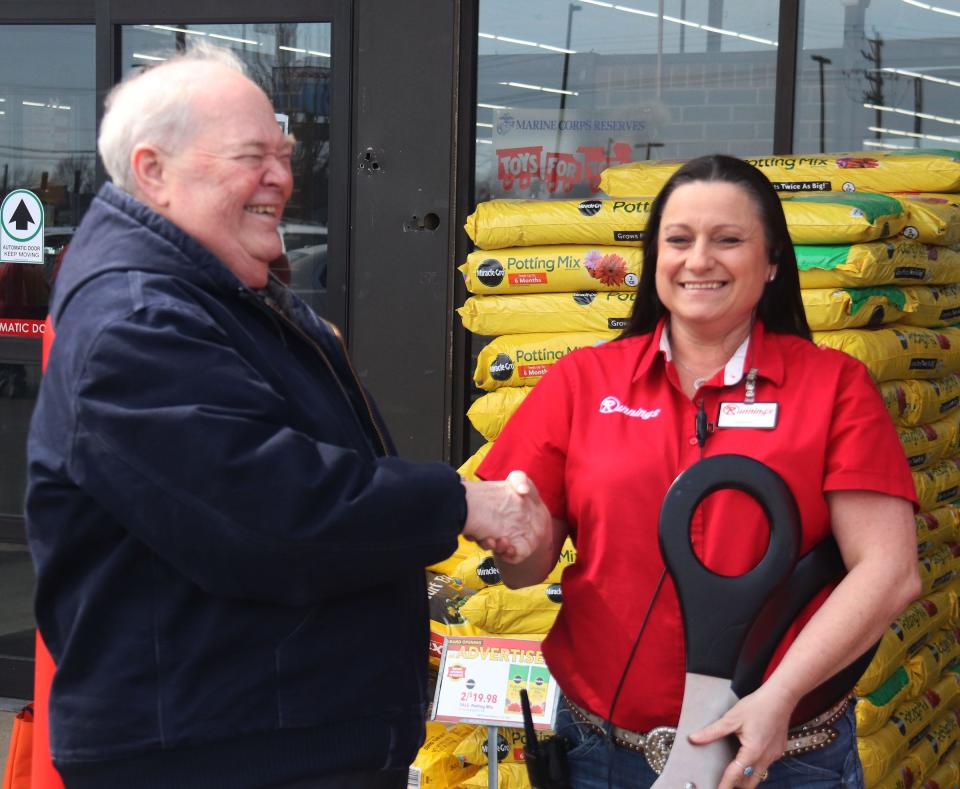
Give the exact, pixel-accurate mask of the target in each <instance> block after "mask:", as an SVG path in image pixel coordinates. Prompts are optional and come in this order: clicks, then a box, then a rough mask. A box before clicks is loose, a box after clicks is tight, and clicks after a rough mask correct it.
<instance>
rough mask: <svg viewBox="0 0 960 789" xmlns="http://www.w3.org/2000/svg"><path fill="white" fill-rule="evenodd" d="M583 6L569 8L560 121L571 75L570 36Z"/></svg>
mask: <svg viewBox="0 0 960 789" xmlns="http://www.w3.org/2000/svg"><path fill="white" fill-rule="evenodd" d="M581 8H583V6H579V5H577V4H576V3H570V5H568V6H567V43H566V46H565V47H564V49H566V50H567V51H566V52H564V53H563V77H562V78H561V80H560V89H561V90H562V91H564V92H563V93H561V94H560V120H563V111H564V109H565V108H566V106H567V94H566V90H567V78H568V76H569V74H570V34H571V32H572V30H573V12H574V11H579V10H580V9H581Z"/></svg>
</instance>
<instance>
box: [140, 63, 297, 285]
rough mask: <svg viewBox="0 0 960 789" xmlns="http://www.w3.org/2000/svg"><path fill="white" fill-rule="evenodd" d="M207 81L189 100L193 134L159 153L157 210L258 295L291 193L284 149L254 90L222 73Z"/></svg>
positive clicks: (287, 148)
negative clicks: (161, 198)
mask: <svg viewBox="0 0 960 789" xmlns="http://www.w3.org/2000/svg"><path fill="white" fill-rule="evenodd" d="M214 75H215V77H216V79H215V80H210V84H208V85H207V86H205V88H204V89H203V90H202V91H198V92H197V93H195V94H194V98H193V101H194V108H193V112H192V115H191V121H190V122H191V123H192V124H195V126H196V128H195V129H194V130H193V132H192V136H190V137H189V139H188V140H187V142H186V144H185V147H184V148H183V149H182V150H180V151H173V152H166V153H164V176H165V180H166V200H165V204H164V205H163V206H161V207H160V208H159V209H158V210H159V211H160V213H162V214H163V215H164V216H166V217H167V218H168V219H170V220H171V221H172V222H173V223H174V224H176V225H177V226H178V227H180V229H181V230H183V231H184V232H186V233H187V234H188V235H190V236H193V238H195V239H196V240H197V241H199V242H200V243H201V244H203V246H205V247H206V248H207V249H208V250H210V251H211V252H213V254H215V255H216V256H217V257H218V258H219V259H220V260H221V261H222V262H223V263H224V265H226V266H227V268H229V269H230V270H231V271H232V272H233V273H234V274H236V275H237V277H238V278H239V279H240V281H241V282H243V283H244V284H245V285H247V286H249V287H255V288H259V287H263V286H264V285H265V284H266V282H267V271H268V265H269V263H270V261H271V260H273V259H274V258H276V257H278V256H279V255H280V254H281V252H282V247H281V243H280V236H279V234H278V232H277V227H278V225H279V224H280V219H281V217H282V216H283V208H284V206H285V205H286V203H287V200H289V199H290V193H291V191H292V190H293V175H292V173H291V170H290V153H291V148H292V142H291V140H290V139H289V138H288V137H285V136H284V134H283V132H282V131H281V129H280V125H279V124H278V123H277V121H276V119H275V118H274V114H273V108H272V107H271V105H270V102H269V100H268V99H267V97H266V96H265V95H264V94H263V92H262V91H260V89H259V88H257V87H256V86H255V85H254V84H253V83H252V82H250V81H249V80H248V79H246V78H245V77H243V76H242V75H241V74H240V73H239V72H234V71H231V70H229V69H225V68H224V69H217V70H216V71H215V72H214Z"/></svg>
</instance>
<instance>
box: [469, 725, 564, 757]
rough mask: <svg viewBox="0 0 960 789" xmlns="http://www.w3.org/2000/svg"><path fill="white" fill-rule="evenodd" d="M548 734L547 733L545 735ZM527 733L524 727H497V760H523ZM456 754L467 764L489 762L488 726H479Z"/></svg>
mask: <svg viewBox="0 0 960 789" xmlns="http://www.w3.org/2000/svg"><path fill="white" fill-rule="evenodd" d="M543 736H546V735H543ZM538 739H539V737H538ZM526 745H527V735H526V734H525V733H524V731H523V729H513V728H505V727H502V726H501V727H500V728H499V729H497V761H498V762H500V763H502V762H522V761H523V749H524V748H525V747H526ZM453 752H454V755H455V756H456V757H457V758H458V759H461V760H462V761H463V762H464V763H465V764H481V765H482V764H486V763H487V727H486V726H477V727H476V728H475V729H474V730H473V731H472V732H470V734H468V735H467V736H466V737H464V738H463V740H461V741H460V744H459V745H457V747H456V748H454V751H453Z"/></svg>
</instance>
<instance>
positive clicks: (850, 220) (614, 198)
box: [429, 150, 960, 789]
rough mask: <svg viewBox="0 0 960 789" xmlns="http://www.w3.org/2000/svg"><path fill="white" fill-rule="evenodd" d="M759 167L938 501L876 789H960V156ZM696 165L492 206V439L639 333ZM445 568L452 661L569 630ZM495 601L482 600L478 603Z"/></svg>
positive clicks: (812, 309)
mask: <svg viewBox="0 0 960 789" xmlns="http://www.w3.org/2000/svg"><path fill="white" fill-rule="evenodd" d="M748 161H750V163H751V164H753V165H755V166H756V167H758V169H760V170H761V171H762V172H764V174H765V175H767V177H768V178H769V179H770V180H771V181H772V182H773V183H774V185H775V186H776V188H777V189H778V191H779V192H780V193H781V197H782V199H783V208H784V213H785V215H786V217H787V225H788V228H789V230H790V235H791V238H792V240H793V242H794V246H795V250H796V254H797V260H798V265H799V268H800V284H801V288H802V297H803V303H804V308H805V310H806V314H807V320H808V322H809V324H810V328H811V329H812V330H813V333H814V341H815V342H816V343H818V344H820V345H823V346H829V347H832V348H837V349H839V350H842V351H844V352H846V353H849V354H851V355H852V356H854V357H856V358H858V359H860V360H861V361H862V362H863V363H864V364H865V365H866V366H867V368H868V369H869V371H870V373H871V375H872V376H873V378H874V380H875V381H876V382H877V384H878V386H879V388H880V391H881V395H882V397H883V400H884V402H885V403H886V405H887V409H888V411H889V413H890V416H891V417H892V419H893V420H894V422H895V423H896V425H897V428H898V431H899V433H900V438H901V443H902V444H903V448H904V452H905V453H906V456H907V458H908V460H909V463H910V465H911V468H912V470H913V477H914V482H915V485H916V490H917V496H918V499H919V500H920V502H921V509H922V512H921V513H920V514H919V515H918V516H917V518H916V524H917V551H918V561H919V567H920V574H921V578H922V580H923V593H922V595H921V597H920V598H919V599H918V600H916V601H915V602H914V603H913V604H911V605H910V606H909V607H908V608H907V610H906V611H904V612H903V614H902V615H901V616H900V617H898V619H897V620H896V621H895V622H894V623H893V624H892V625H891V626H890V628H889V629H888V630H887V632H886V633H885V635H884V636H883V639H882V641H881V643H880V647H879V649H878V651H877V654H876V657H875V658H874V660H873V662H872V663H871V665H870V666H869V668H868V669H867V671H866V672H865V673H864V675H863V677H862V678H861V679H860V681H859V682H858V684H857V686H856V689H855V692H856V714H857V725H858V746H859V750H860V754H861V759H862V761H863V765H864V772H865V779H866V785H867V787H868V788H869V787H883V789H888V787H895V786H903V787H909V786H911V785H913V784H916V785H918V786H919V785H921V784H923V782H925V781H935V782H936V784H938V785H940V786H947V785H954V784H956V783H957V781H958V778H960V746H956V747H953V746H954V743H955V742H956V741H957V740H958V739H960V616H958V604H957V599H958V597H957V596H958V591H960V152H953V151H941V150H935V151H902V152H895V153H872V152H865V153H847V154H835V155H833V154H811V155H803V156H787V157H772V156H771V157H766V158H758V159H748ZM681 164H682V162H637V163H632V164H627V165H621V166H618V167H613V168H610V169H608V170H606V171H605V172H604V173H603V176H602V179H601V189H602V190H603V191H604V193H605V194H606V195H607V198H603V199H591V200H583V201H565V200H551V201H536V200H491V201H488V202H486V203H482V204H480V205H479V206H478V207H477V210H476V211H475V212H474V213H473V214H472V215H471V216H470V217H469V218H468V220H467V232H468V234H469V235H470V237H471V239H472V240H473V241H474V244H475V245H476V246H477V247H478V249H477V251H475V252H473V253H472V254H471V255H469V256H468V258H467V261H466V263H465V264H464V265H462V266H461V267H460V270H461V272H462V273H463V275H464V279H465V281H466V285H467V290H468V291H469V292H470V294H471V296H470V297H469V298H468V299H467V301H466V303H465V304H464V305H463V307H461V308H460V309H459V312H460V315H461V317H462V319H463V323H464V326H465V327H466V328H467V329H468V330H470V331H471V332H473V333H474V334H478V335H483V336H484V337H490V338H492V339H491V340H490V342H489V343H488V344H487V345H486V346H485V347H484V348H483V350H481V351H480V353H479V356H478V359H477V366H476V371H475V374H474V382H475V384H476V385H477V387H478V388H479V389H481V390H483V391H484V392H485V394H483V395H482V396H480V397H478V398H477V399H476V400H475V401H474V403H473V404H472V406H471V407H470V410H469V412H468V416H469V418H470V420H471V423H472V424H473V426H474V427H475V428H476V429H477V430H478V431H479V432H480V433H481V435H483V437H484V438H485V439H486V440H487V441H488V442H492V441H493V440H495V439H496V436H497V434H498V433H499V431H500V429H501V428H502V427H503V425H504V423H505V422H506V420H507V419H508V418H509V416H510V415H511V414H512V413H513V411H514V410H515V409H516V407H517V405H519V403H520V402H521V401H522V400H523V398H524V397H525V396H526V394H527V392H529V390H530V387H532V386H533V385H535V384H536V382H537V380H539V378H540V377H541V376H542V375H543V374H544V373H545V372H546V370H547V369H548V368H549V366H550V365H551V364H552V363H553V362H555V361H556V360H557V359H559V358H560V357H561V356H563V355H565V354H566V353H569V352H570V351H571V350H574V349H576V348H580V347H584V346H588V345H594V344H596V343H599V342H604V341H607V340H609V339H612V338H613V337H615V336H616V335H617V334H618V333H619V331H621V330H622V328H623V327H624V326H625V323H626V320H627V318H628V317H629V315H630V312H631V310H632V307H633V301H634V298H635V296H634V292H635V289H636V284H637V281H638V277H639V273H640V267H641V265H642V246H641V244H642V233H643V230H644V229H645V226H646V220H647V216H648V215H649V210H650V206H651V203H652V201H653V197H654V196H655V195H656V194H657V192H658V191H659V189H660V188H661V187H662V185H663V184H664V183H665V182H666V180H667V179H668V178H669V177H670V175H671V174H672V173H673V172H674V171H675V170H676V169H677V168H678V167H679V166H680V165H681ZM489 446H490V444H489V443H488V444H486V445H484V446H483V447H482V448H481V449H480V451H479V452H477V453H476V455H474V456H473V457H472V458H470V459H469V460H468V461H467V462H466V463H465V464H464V466H463V467H462V468H461V473H462V474H464V476H466V477H468V478H469V477H471V475H472V472H473V470H474V469H475V468H476V466H477V465H479V463H480V461H481V460H482V457H483V456H484V455H485V454H486V451H487V450H488V449H489ZM575 559H576V553H575V550H574V549H573V546H572V545H567V546H565V550H564V555H563V557H562V558H561V562H560V564H558V567H557V568H556V569H555V570H554V573H553V574H552V575H551V578H550V579H548V580H549V581H550V582H551V583H552V584H556V583H557V582H559V579H560V573H561V571H562V568H563V566H565V565H566V564H569V563H570V562H572V561H574V560H575ZM429 569H431V570H433V571H435V572H437V573H440V575H433V574H431V581H432V584H433V586H434V587H435V588H438V589H442V593H441V592H437V593H436V594H433V595H432V596H431V611H432V612H433V613H432V614H431V616H432V617H433V618H434V622H433V631H434V635H435V643H434V645H433V647H432V649H433V651H434V652H435V654H436V655H438V654H439V650H440V647H441V642H442V639H441V638H440V636H442V635H444V634H449V633H453V632H463V633H464V634H469V633H471V632H472V633H492V632H496V633H498V634H504V635H506V634H510V635H514V634H521V635H525V636H526V637H537V634H539V633H545V632H546V630H548V629H549V623H550V622H552V618H553V617H555V615H556V605H558V604H559V600H560V597H559V588H558V587H553V586H551V585H550V584H546V585H544V586H543V587H542V588H541V587H534V588H533V589H531V590H520V591H517V592H513V591H511V590H507V589H505V588H504V587H503V586H502V584H500V583H499V575H498V574H497V573H496V568H495V566H494V565H493V561H492V559H491V558H490V557H489V554H487V553H485V552H483V551H482V550H480V549H478V548H477V547H476V546H475V545H473V544H471V543H468V542H465V541H461V543H460V545H459V547H458V549H457V552H456V553H455V554H454V556H452V557H450V559H449V560H447V561H446V562H443V563H441V564H440V565H438V566H436V567H433V568H429ZM493 590H497V591H496V592H494V593H493V594H491V592H493ZM524 592H526V593H527V595H528V599H529V600H530V601H534V600H536V601H537V602H540V603H541V604H542V600H543V599H544V598H547V599H554V600H557V601H558V602H557V604H555V609H554V610H553V612H552V614H553V617H546V618H543V617H540V618H536V617H532V615H531V618H528V615H527V613H526V609H525V608H524V606H526V605H527V604H528V603H527V601H526V600H524V601H521V598H520V597H519V595H522V594H524ZM438 594H439V598H440V600H438V601H437V602H434V598H436V597H437V596H438ZM481 594H483V595H484V598H483V600H482V602H481V600H479V599H476V601H475V598H478V597H479V596H480V595H481ZM450 601H452V603H451V602H450ZM501 606H502V607H503V608H504V610H503V611H502V612H501V611H499V610H498V609H499V607H501ZM444 619H446V620H448V621H441V620H444ZM491 627H493V628H494V629H488V628H491ZM457 628H459V630H458V629H457ZM497 628H499V629H497ZM503 628H517V629H516V630H514V631H512V632H511V631H509V630H504V629H503ZM459 762H460V764H461V765H464V764H468V763H469V762H468V761H467V760H465V759H463V758H460V759H459ZM507 766H508V765H504V767H507ZM462 769H465V768H462ZM501 778H502V779H504V780H505V781H509V780H512V776H509V775H505V774H501ZM518 780H521V781H523V782H522V783H517V784H515V783H501V784H500V785H501V786H514V785H519V786H527V785H528V784H527V783H526V776H521V777H520V779H518ZM434 785H436V786H451V787H452V786H460V785H465V784H458V783H452V782H451V783H447V784H434ZM471 785H472V784H471ZM477 785H479V784H477ZM484 785H485V784H484Z"/></svg>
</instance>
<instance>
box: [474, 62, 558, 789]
mask: <svg viewBox="0 0 960 789" xmlns="http://www.w3.org/2000/svg"><path fill="white" fill-rule="evenodd" d="M567 48H568V49H569V47H567ZM498 773H499V770H498V769H497V727H496V726H487V789H497V779H498V778H499V774H498Z"/></svg>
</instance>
